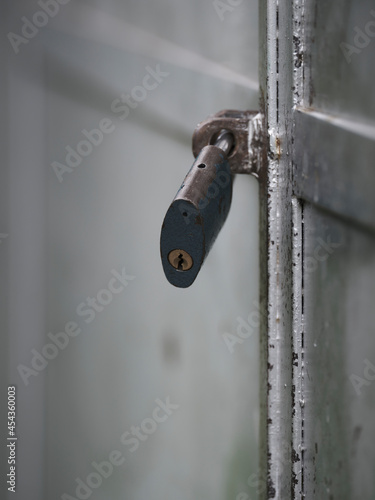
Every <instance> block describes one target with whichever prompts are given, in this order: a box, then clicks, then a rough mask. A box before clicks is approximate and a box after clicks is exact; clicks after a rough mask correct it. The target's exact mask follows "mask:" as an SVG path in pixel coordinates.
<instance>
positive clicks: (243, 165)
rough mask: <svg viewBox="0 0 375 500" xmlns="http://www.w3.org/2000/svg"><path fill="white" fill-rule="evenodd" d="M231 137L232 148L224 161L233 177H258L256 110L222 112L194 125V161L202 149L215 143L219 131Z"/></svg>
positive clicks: (259, 143) (258, 123)
mask: <svg viewBox="0 0 375 500" xmlns="http://www.w3.org/2000/svg"><path fill="white" fill-rule="evenodd" d="M222 130H227V131H229V132H231V133H232V134H233V136H234V146H233V149H232V150H231V151H230V152H229V155H228V162H229V165H230V169H231V172H232V173H233V174H251V175H254V176H255V177H258V174H259V169H260V165H261V155H262V147H263V140H262V130H263V116H262V114H261V113H259V112H258V111H235V110H228V109H226V110H223V111H220V112H219V113H216V114H215V115H212V116H210V117H209V118H207V120H205V121H203V122H201V123H199V124H198V126H197V128H196V129H195V131H194V134H193V154H194V157H195V158H196V157H197V156H198V154H199V153H200V151H201V150H202V149H203V148H204V146H208V145H210V144H211V145H212V144H215V141H216V139H217V137H218V136H219V133H220V131H222Z"/></svg>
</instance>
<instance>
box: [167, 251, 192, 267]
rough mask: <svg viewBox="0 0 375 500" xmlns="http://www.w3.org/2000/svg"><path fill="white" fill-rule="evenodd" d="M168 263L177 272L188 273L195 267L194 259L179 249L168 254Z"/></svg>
mask: <svg viewBox="0 0 375 500" xmlns="http://www.w3.org/2000/svg"><path fill="white" fill-rule="evenodd" d="M168 261H169V263H170V264H171V266H173V267H174V268H175V269H177V271H188V270H189V269H191V268H192V267H193V259H192V257H191V255H190V254H188V253H187V252H186V251H185V250H181V249H179V248H177V249H176V250H172V251H171V252H169V254H168Z"/></svg>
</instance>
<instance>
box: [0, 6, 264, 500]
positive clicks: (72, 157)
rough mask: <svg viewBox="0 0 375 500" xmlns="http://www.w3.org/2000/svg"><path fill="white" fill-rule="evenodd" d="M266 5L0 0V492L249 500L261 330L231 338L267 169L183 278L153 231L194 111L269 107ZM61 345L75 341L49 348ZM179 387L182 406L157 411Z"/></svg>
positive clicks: (252, 292)
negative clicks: (1, 425)
mask: <svg viewBox="0 0 375 500" xmlns="http://www.w3.org/2000/svg"><path fill="white" fill-rule="evenodd" d="M257 3H258V2H257V0H251V1H247V2H241V1H237V2H235V1H233V0H232V1H231V2H230V1H229V0H223V2H216V1H211V0H209V1H206V2H199V1H198V0H194V1H190V2H186V1H182V0H173V1H172V0H141V1H140V0H137V1H136V0H123V1H120V0H106V1H104V0H95V1H93V0H91V1H88V0H87V1H82V0H71V1H67V0H65V1H64V2H62V1H61V0H60V2H59V3H56V1H52V0H51V1H48V0H45V1H44V0H41V1H40V2H39V3H38V2H37V1H34V0H33V1H30V0H27V1H26V0H24V1H23V0H17V1H15V2H10V1H4V2H2V5H1V7H0V10H1V20H0V23H1V37H2V38H1V44H0V46H1V47H0V50H1V60H2V61H3V71H2V72H1V76H0V85H1V92H0V102H1V111H2V112H1V120H0V127H1V134H0V136H1V139H0V140H1V150H2V167H1V173H0V176H1V177H0V185H1V187H0V189H1V191H0V212H1V216H0V266H1V273H2V281H3V283H4V285H5V286H3V287H2V291H1V297H0V299H1V300H0V302H1V304H0V308H1V313H2V318H3V321H2V326H1V329H2V345H3V346H4V348H3V349H2V350H1V354H0V356H1V360H0V361H1V363H0V364H1V371H2V376H3V380H7V383H8V384H10V385H16V386H17V436H18V443H17V493H16V494H13V493H9V498H17V499H25V498H27V499H28V500H34V499H35V500H41V499H45V500H51V499H60V498H65V500H67V499H70V500H71V498H92V499H98V500H99V499H103V500H104V499H105V500H108V499H110V500H120V499H121V500H123V499H131V500H145V499H147V498H151V499H153V500H176V499H178V500H193V499H194V500H196V499H204V500H211V499H212V500H214V499H215V500H224V499H225V500H232V499H233V500H234V499H236V498H237V497H238V496H239V495H240V496H239V500H245V499H248V498H255V491H256V488H255V487H254V478H256V475H257V471H258V449H257V447H258V417H259V401H258V386H259V377H258V331H257V328H256V324H255V326H254V323H253V325H252V326H251V334H249V336H248V338H246V339H240V337H238V335H237V332H238V329H239V325H240V323H241V321H242V320H241V319H239V318H242V319H243V320H244V321H248V320H247V318H248V317H249V315H254V313H255V312H256V311H257V308H256V301H257V299H258V272H259V271H258V186H257V181H256V180H255V179H254V178H250V177H249V176H237V177H238V178H237V179H236V182H235V183H234V193H233V202H232V208H231V212H230V214H229V217H228V220H227V222H226V224H225V226H224V228H223V230H222V231H221V233H220V235H219V237H218V240H217V242H216V244H215V245H214V247H213V249H212V251H211V253H210V255H209V257H208V260H207V261H206V263H205V265H204V267H203V269H202V271H201V273H200V274H199V276H198V278H197V280H196V282H195V283H194V284H193V286H192V287H191V288H189V289H177V288H174V287H173V286H171V285H170V284H169V283H168V282H167V281H166V279H165V277H164V274H163V270H162V266H161V262H160V256H159V237H160V229H161V224H162V221H163V218H164V215H165V213H166V210H167V208H168V206H169V204H170V202H171V201H172V199H173V197H174V195H175V193H176V191H177V189H178V187H179V185H180V183H181V182H182V180H183V178H184V176H185V174H186V173H187V171H188V169H189V168H190V166H191V164H192V162H193V156H192V152H191V137H192V133H193V131H194V128H195V126H196V125H197V123H198V122H200V121H202V120H204V119H205V118H206V117H207V116H208V115H210V114H214V113H216V112H218V111H220V110H222V109H226V108H229V109H257V108H258V106H259V105H258V99H259V95H258V82H257V80H258V60H257V58H258V10H257ZM42 4H43V5H44V7H42ZM40 12H42V14H37V13H40ZM43 13H44V15H43ZM31 21H33V22H31ZM34 22H35V24H34ZM35 25H39V27H38V26H37V27H35ZM33 26H34V28H33ZM10 33H13V34H14V35H10ZM147 75H151V76H150V78H146V77H147ZM129 95H131V96H132V99H130V100H129V97H127V96H129ZM126 100H128V104H124V102H126ZM106 119H108V120H110V122H109V121H108V120H107V121H106ZM103 120H104V121H103ZM100 127H102V130H104V129H105V132H103V131H102V133H101V135H100V134H96V135H95V133H94V134H91V139H92V142H95V141H96V143H97V144H94V145H93V144H92V142H91V146H90V143H88V144H89V146H87V144H86V146H82V143H81V141H83V140H87V134H88V135H90V132H92V131H93V130H94V129H100ZM84 131H86V132H84ZM85 134H86V135H85ZM80 143H81V145H80ZM85 147H86V149H85ZM67 148H68V149H67ZM72 151H74V152H75V153H72ZM78 151H80V152H81V154H80V156H78V154H77V152H78ZM67 156H68V157H67ZM116 273H118V274H116ZM118 275H120V276H122V277H123V282H122V284H121V281H119V280H117V281H116V284H113V283H114V282H113V277H115V276H118ZM124 276H125V278H124ZM111 280H112V281H111ZM110 283H112V285H113V287H117V289H116V293H108V289H110V287H111V285H110ZM125 285H126V286H125ZM103 290H107V291H106V292H103ZM90 298H94V299H95V301H96V302H95V303H94V302H90ZM90 304H91V305H90ZM100 304H101V305H100ZM77 308H78V311H77ZM87 311H89V312H87ZM90 311H91V312H90ZM89 320H90V322H88V321H89ZM72 323H73V326H72ZM255 323H256V322H255ZM74 324H75V325H76V326H74ZM245 330H246V328H245ZM64 331H65V334H64V333H62V334H60V335H58V334H59V333H60V332H64ZM67 331H69V332H71V333H72V332H74V335H75V336H73V335H70V336H67V333H66V332H67ZM249 331H250V330H249ZM78 332H79V333H78ZM230 335H233V336H234V337H235V338H237V342H236V343H234V344H231V342H230V341H228V339H233V338H234V337H230ZM52 337H54V338H58V339H59V342H60V345H61V346H64V347H59V348H47V347H46V346H47V345H48V344H51V338H52ZM55 344H56V342H55ZM65 344H66V345H65ZM48 349H49V350H48ZM56 351H57V353H56ZM43 352H44V353H45V356H42V355H41V353H43ZM36 353H37V354H36ZM38 353H39V355H38ZM48 356H49V357H50V359H49V360H47V361H46V357H48ZM43 359H44V361H43ZM38 360H39V361H38ZM38 363H39V364H38ZM2 391H3V392H2V395H1V397H2V401H5V400H6V392H5V391H6V388H2ZM168 398H169V401H170V404H171V405H173V410H168V409H167V413H164V412H165V410H164V412H163V411H162V410H160V412H159V414H160V415H162V416H163V415H164V414H165V415H167V417H168V418H166V419H165V420H164V421H163V422H156V421H155V417H154V416H153V415H155V413H154V410H155V408H157V407H160V401H161V402H162V403H164V405H165V404H166V402H167V401H168ZM157 400H158V401H159V403H158V402H156V401H157ZM3 406H4V405H3V404H2V408H3ZM171 408H172V406H171ZM160 418H161V417H160ZM4 421H5V420H4ZM133 426H134V427H133ZM137 427H139V428H140V430H138V431H137V430H136V428H137ZM1 432H4V430H2V431H1ZM136 432H139V433H140V434H139V435H140V436H142V437H135V436H136V434H135V433H136ZM124 433H128V434H126V436H127V438H128V439H130V438H132V439H133V441H130V443H132V444H129V442H128V444H126V443H124V441H125V439H124ZM122 437H123V438H122ZM121 438H122V439H121ZM136 443H137V444H136ZM132 450H133V451H132ZM116 451H117V452H119V453H120V454H121V457H122V458H121V459H119V458H118V463H120V462H121V464H119V465H113V467H112V468H113V470H112V471H110V469H109V468H108V467H107V473H105V472H103V471H104V469H103V468H102V469H101V470H102V472H101V473H99V472H98V468H95V466H93V462H95V463H96V464H100V463H102V462H103V461H107V462H108V460H110V459H109V457H112V458H113V459H114V457H115V455H116V454H113V452H116ZM116 456H117V455H116ZM122 459H123V460H122ZM3 460H4V459H3ZM3 464H4V462H3ZM4 465H5V464H4ZM99 468H100V467H99ZM104 468H105V466H104ZM95 471H96V472H95ZM93 473H95V474H96V475H95V474H93ZM104 476H107V477H104ZM98 478H99V479H98ZM249 478H250V480H249ZM251 478H252V479H251ZM251 485H253V486H251ZM3 491H5V490H3ZM90 492H91V493H90ZM64 495H65V497H64ZM85 495H86V496H85Z"/></svg>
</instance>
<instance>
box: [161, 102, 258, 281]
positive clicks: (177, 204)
mask: <svg viewBox="0 0 375 500" xmlns="http://www.w3.org/2000/svg"><path fill="white" fill-rule="evenodd" d="M261 125H262V119H261V115H260V114H259V113H258V112H254V111H244V112H240V111H229V110H227V111H222V112H220V113H218V114H216V115H214V116H212V117H210V118H209V119H207V120H206V121H204V122H202V123H200V124H199V125H198V127H197V128H196V130H195V132H194V135H193V153H194V156H195V157H196V160H195V162H194V163H193V166H192V167H191V169H190V170H189V172H188V174H187V176H186V177H185V179H184V181H183V183H182V185H181V187H180V189H179V190H178V192H177V194H176V196H175V198H174V200H173V201H172V203H171V205H170V207H169V209H168V211H167V213H166V216H165V218H164V222H163V225H162V230H161V237H160V252H161V260H162V264H163V269H164V273H165V276H166V278H167V279H168V281H169V282H170V283H171V284H172V285H174V286H177V287H180V288H187V287H189V286H190V285H191V284H192V283H193V282H194V280H195V278H196V277H197V275H198V273H199V271H200V269H201V267H202V264H203V262H204V260H205V258H206V257H207V255H208V253H209V251H210V249H211V247H212V245H213V243H214V241H215V239H216V237H217V235H218V234H219V232H220V229H221V228H222V226H223V224H224V222H225V220H226V218H227V215H228V213H229V209H230V204H231V201H232V185H233V174H235V173H247V174H253V175H255V176H256V177H257V176H258V170H259V165H260V161H259V158H260V155H261V152H260V151H259V149H260V146H261V143H262V141H261V137H262V136H261V131H262V126H261Z"/></svg>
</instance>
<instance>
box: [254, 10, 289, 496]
mask: <svg viewBox="0 0 375 500" xmlns="http://www.w3.org/2000/svg"><path fill="white" fill-rule="evenodd" d="M291 22H292V16H291V9H290V5H289V3H288V2H285V1H280V2H278V3H277V2H273V1H267V2H260V30H261V33H260V61H262V63H261V68H260V85H261V96H262V99H263V103H262V107H261V112H263V114H264V115H265V117H266V123H265V131H266V132H265V136H266V137H265V141H266V144H267V146H266V156H267V157H266V158H265V165H264V167H265V168H262V171H261V173H260V176H259V180H260V229H261V235H260V238H261V243H260V244H261V247H260V255H261V280H260V283H261V304H262V307H263V312H264V315H265V317H266V318H267V321H265V322H264V323H263V324H262V325H261V332H260V334H261V366H262V371H261V376H260V378H261V398H262V400H261V421H260V426H261V450H260V453H261V467H262V469H263V470H264V471H267V472H266V474H267V489H266V491H265V492H264V493H263V496H262V497H261V498H280V499H286V498H290V497H291V491H292V487H291V468H292V467H291V441H292V438H291V432H292V429H291V425H290V424H291V419H292V383H291V382H292V349H291V346H292V336H291V331H292V280H291V269H292V247H291V235H292V227H291V221H292V218H291V203H290V200H291V194H292V191H291V188H292V184H291V150H290V148H291V142H290V135H291V128H290V127H291V120H290V118H291V109H292V102H291V97H292V96H291V92H290V89H291V87H292V70H291V65H292V45H291V38H290V37H286V36H279V33H282V34H284V33H291V30H292V26H291ZM287 139H288V140H287Z"/></svg>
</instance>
